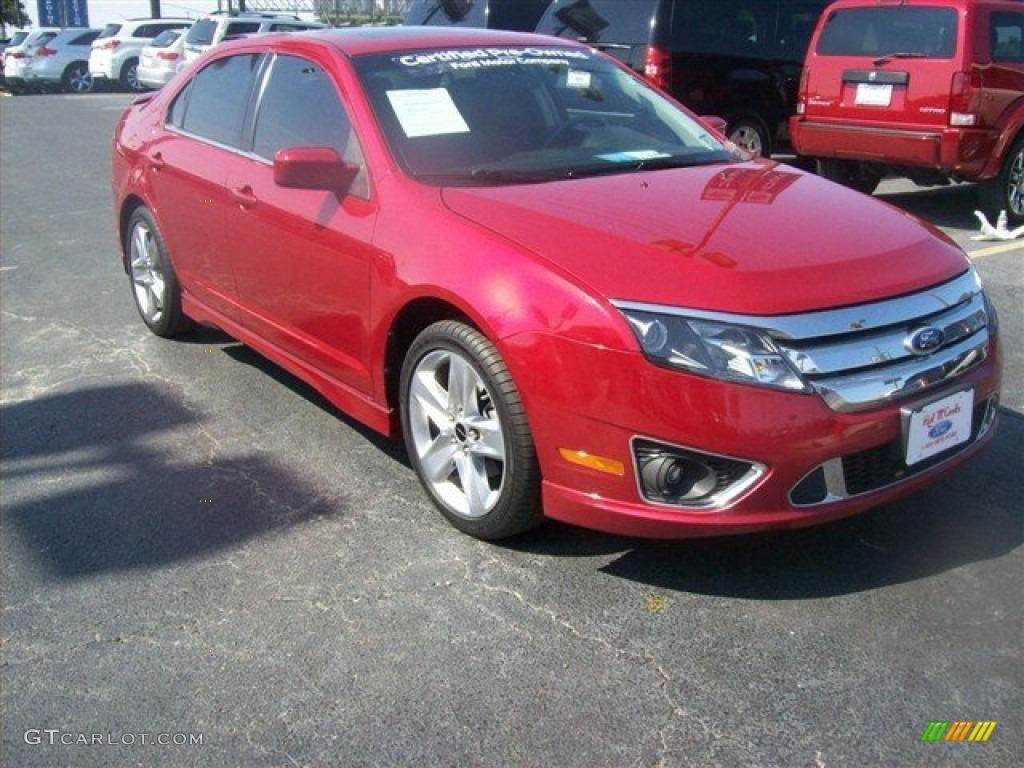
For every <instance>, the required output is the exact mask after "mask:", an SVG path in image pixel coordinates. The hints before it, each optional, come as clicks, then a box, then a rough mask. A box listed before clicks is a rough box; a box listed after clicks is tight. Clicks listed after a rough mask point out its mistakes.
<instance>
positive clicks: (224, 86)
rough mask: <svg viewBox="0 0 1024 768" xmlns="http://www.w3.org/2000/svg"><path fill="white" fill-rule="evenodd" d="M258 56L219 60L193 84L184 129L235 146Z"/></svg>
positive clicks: (201, 73) (206, 68)
mask: <svg viewBox="0 0 1024 768" xmlns="http://www.w3.org/2000/svg"><path fill="white" fill-rule="evenodd" d="M259 60H260V57H259V55H257V54H255V53H251V54H241V55H238V56H228V57H226V58H223V59H217V60H216V61H214V62H213V63H211V64H209V65H208V66H206V67H204V68H203V70H202V71H201V72H200V73H199V74H198V75H196V77H195V79H194V80H193V81H192V86H191V89H190V90H191V93H190V94H189V97H188V103H187V104H186V105H185V117H184V120H183V121H182V123H181V127H182V129H184V130H186V131H188V132H189V133H194V134H196V135H197V136H202V137H203V138H206V139H210V140H212V141H217V142H220V143H222V144H229V145H230V144H234V143H235V140H236V138H237V134H238V129H239V127H240V126H241V124H242V118H243V116H244V114H245V106H246V102H247V101H248V98H249V88H250V86H251V84H252V78H253V73H254V72H255V71H256V67H257V65H258V63H259Z"/></svg>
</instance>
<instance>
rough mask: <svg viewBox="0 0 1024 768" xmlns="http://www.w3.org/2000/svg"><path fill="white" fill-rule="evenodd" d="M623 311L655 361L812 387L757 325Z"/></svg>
mask: <svg viewBox="0 0 1024 768" xmlns="http://www.w3.org/2000/svg"><path fill="white" fill-rule="evenodd" d="M620 311H621V312H622V314H623V315H625V317H626V319H627V320H628V321H629V324H630V326H631V327H632V328H633V333H635V334H636V338H637V341H639V342H640V348H641V349H642V350H643V352H644V355H646V356H647V359H648V360H650V361H651V362H652V363H656V364H658V365H667V366H671V367H673V368H682V369H684V370H687V371H690V372H692V373H697V374H700V375H702V376H712V377H714V378H716V379H725V380H726V381H737V382H743V383H746V384H758V385H761V386H764V387H775V388H777V389H788V390H792V391H796V392H805V391H809V387H808V386H807V384H806V383H805V382H804V380H803V379H801V378H800V376H799V374H798V373H797V372H796V371H795V370H794V369H793V368H792V367H791V366H790V364H789V363H788V362H787V360H786V358H785V356H784V355H783V354H782V352H780V351H779V349H778V348H777V347H776V346H775V344H774V343H773V342H772V340H771V338H769V337H768V335H767V334H765V333H764V332H763V331H759V330H758V329H756V328H749V327H746V326H742V325H730V324H726V323H718V322H713V321H711V320H698V319H696V318H687V317H678V316H676V315H662V314H657V313H654V312H641V311H638V310H634V309H621V310H620Z"/></svg>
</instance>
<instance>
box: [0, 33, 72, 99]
mask: <svg viewBox="0 0 1024 768" xmlns="http://www.w3.org/2000/svg"><path fill="white" fill-rule="evenodd" d="M58 32H60V30H59V29H55V28H53V27H41V28H39V29H33V30H32V31H31V32H29V33H28V35H27V36H26V37H25V39H24V40H22V41H21V45H12V46H9V47H8V48H7V49H6V50H5V51H4V80H5V81H6V83H7V85H8V86H10V87H11V88H14V89H15V90H17V89H20V88H22V87H24V85H25V69H26V68H27V66H28V58H29V57H30V56H31V55H32V52H33V51H34V50H35V49H36V48H38V47H39V46H40V45H45V44H46V43H48V42H50V40H52V39H53V38H55V37H56V36H57V33H58Z"/></svg>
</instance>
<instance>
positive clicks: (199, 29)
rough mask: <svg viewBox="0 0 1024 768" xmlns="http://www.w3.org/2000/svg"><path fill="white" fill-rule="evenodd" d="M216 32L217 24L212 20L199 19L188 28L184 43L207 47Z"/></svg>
mask: <svg viewBox="0 0 1024 768" xmlns="http://www.w3.org/2000/svg"><path fill="white" fill-rule="evenodd" d="M216 31H217V22H216V21H215V20H214V19H200V20H199V21H197V22H196V23H195V24H193V25H192V26H191V27H189V30H188V34H187V35H186V37H185V42H186V43H189V44H191V45H209V44H210V43H212V42H213V35H214V33H215V32H216Z"/></svg>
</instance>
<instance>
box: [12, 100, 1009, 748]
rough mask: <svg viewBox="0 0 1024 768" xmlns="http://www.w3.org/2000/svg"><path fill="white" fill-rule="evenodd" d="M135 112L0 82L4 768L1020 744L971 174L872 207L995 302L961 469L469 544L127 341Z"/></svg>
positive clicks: (428, 510) (246, 355) (1004, 448)
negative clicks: (632, 526) (961, 266)
mask: <svg viewBox="0 0 1024 768" xmlns="http://www.w3.org/2000/svg"><path fill="white" fill-rule="evenodd" d="M129 100H130V97H129V96H126V95H122V94H93V95H90V96H85V97H76V96H63V95H50V96H32V97H23V98H22V97H18V98H13V97H11V98H2V99H0V136H2V146H0V151H2V164H0V197H2V209H0V211H2V213H0V216H2V219H0V239H2V249H3V250H2V260H0V311H2V319H0V334H2V344H0V387H2V389H0V430H2V431H0V440H2V486H0V502H2V510H3V537H2V547H3V578H2V580H0V590H2V591H0V604H2V622H0V633H2V648H3V650H2V657H3V658H2V719H3V725H2V734H3V745H2V753H0V764H3V765H5V766H24V767H31V766H57V765H66V766H71V765H73V766H76V767H81V766H110V765H117V766H121V765H124V766H128V765H131V766H135V765H138V766H176V767H177V766H193V765H194V766H224V767H228V766H247V767H256V766H376V765H382V766H412V765H415V766H502V767H504V766H581V767H586V768H597V767H608V768H618V767H619V766H688V765H713V766H741V765H743V766H747V765H757V766H811V767H813V768H824V767H826V766H827V767H828V768H832V767H833V766H858V767H860V766H918V765H936V766H940V765H941V766H946V765H963V766H1009V765H1019V764H1021V763H1022V761H1024V749H1022V745H1024V738H1022V733H1024V696H1022V693H1021V691H1022V682H1024V679H1022V678H1024V660H1022V649H1024V643H1022V640H1024V621H1022V613H1024V612H1022V601H1021V593H1022V585H1024V553H1022V547H1021V544H1022V541H1024V518H1022V514H1021V509H1022V506H1021V503H1020V498H1021V496H1022V495H1024V480H1022V470H1024V345H1022V343H1021V339H1022V338H1024V309H1022V307H1024V277H1022V275H1024V270H1022V269H1021V264H1022V262H1024V240H1022V241H1020V242H1019V243H982V242H976V241H974V240H972V239H971V236H972V235H973V234H974V233H975V232H976V230H977V222H976V221H975V220H974V216H973V213H972V211H973V207H974V190H973V189H972V188H971V187H970V186H966V185H964V186H957V187H951V188H941V189H935V190H918V189H915V188H913V187H912V186H910V185H909V184H904V183H899V182H886V183H885V184H884V185H883V187H882V188H881V190H880V192H879V193H878V196H879V197H881V198H882V199H885V200H886V201H888V202H890V203H891V204H894V205H897V206H899V207H901V208H903V209H904V210H906V211H908V212H910V213H912V214H914V215H918V216H921V217H922V218H924V219H926V220H928V221H930V222H931V223H933V224H935V225H936V226H939V227H940V228H941V229H942V230H943V231H945V232H946V233H947V234H948V235H949V236H950V237H952V238H953V239H955V240H956V241H957V242H958V243H959V244H960V245H962V246H963V247H964V248H965V249H966V250H968V252H969V253H971V254H972V258H973V259H974V261H975V263H976V264H977V266H978V268H979V270H980V272H981V274H982V276H983V278H984V279H985V280H986V283H987V286H988V288H989V290H990V293H991V295H992V296H993V298H994V301H995V303H996V305H997V307H999V309H1000V315H1001V329H1002V334H1003V341H1004V345H1003V346H1004V350H1005V356H1006V364H1005V378H1004V394H1003V400H1002V403H1003V404H1002V408H1001V425H1000V430H999V432H998V434H997V437H996V439H995V441H994V443H993V444H992V446H991V447H990V448H989V450H988V451H987V452H986V453H985V454H984V455H983V456H982V457H980V458H979V459H978V460H976V461H975V462H973V463H972V464H970V465H968V466H966V467H965V468H964V469H963V470H962V471H960V472H959V473H958V474H956V475H954V476H952V477H949V478H947V479H945V480H944V481H942V482H940V483H938V484H937V485H934V486H932V487H931V488H929V489H928V490H926V491H924V492H922V493H920V494H918V495H917V496H915V497H913V498H911V499H908V500H905V501H902V502H900V503H896V504H892V505H888V506H886V507H883V508H880V509H876V510H873V511H870V512H868V513H865V514H863V515H860V516H857V517H855V518H852V519H848V520H845V521H841V522H839V523H836V524H832V525H828V526H823V527H819V528H814V529H808V530H803V531H796V532H789V533H779V534H771V535H761V536H747V537H736V538H727V539H719V540H692V541H682V542H644V541H637V540H631V539H623V538H618V537H613V536H606V535H602V534H597V533H591V532H586V531H581V530H577V529H573V528H570V527H568V526H560V525H554V524H550V525H547V526H545V527H543V528H541V529H540V530H538V531H535V532H533V533H531V534H529V535H527V536H524V537H521V538H519V539H517V540H514V541H513V542H511V543H507V544H503V545H492V544H484V543H480V542H477V541H475V540H473V539H470V538H467V537H465V536H463V535H461V534H459V533H457V532H456V531H454V530H453V529H452V528H450V527H449V526H448V525H447V524H446V523H444V522H443V520H442V519H441V518H440V516H439V515H438V514H436V513H435V512H434V510H433V508H432V507H431V506H430V504H429V502H428V501H427V499H426V497H425V496H424V494H423V493H422V491H421V489H420V487H419V485H418V483H417V481H416V478H415V476H414V475H413V472H412V470H411V469H410V468H409V466H408V464H407V462H406V460H405V457H404V453H403V450H402V449H401V447H400V446H398V445H395V444H391V443H388V442H387V441H384V440H382V439H380V438H378V437H376V436H374V435H373V434H372V433H370V432H368V431H366V430H364V429H362V428H361V427H359V426H357V425H355V424H354V423H353V422H351V421H349V420H347V419H346V418H345V417H344V416H342V415H340V414H339V413H338V412H336V411H335V410H334V409H332V408H331V407H330V406H329V405H327V404H326V403H325V401H324V400H322V399H321V398H320V397H319V396H318V395H317V394H315V393H314V392H313V391H312V390H311V389H310V388H308V387H306V386H305V385H304V384H302V383H301V382H299V381H297V380H296V379H294V378H293V377H291V376H290V375H288V374H286V373H284V372H283V371H282V370H280V369H279V368H277V367H276V366H274V365H273V364H271V363H269V362H267V361H265V360H263V359H262V358H260V357H259V356H258V355H256V354H255V353H253V352H251V351H250V350H248V349H247V348H246V347H244V346H242V345H239V344H237V343H235V342H233V341H232V340H231V339H229V338H228V337H226V336H224V335H222V334H220V333H218V332H215V331H212V330H200V331H198V332H196V333H195V335H193V336H191V337H190V338H187V339H185V340H183V341H174V342H171V341H165V340H161V339H158V338H156V337H154V336H152V335H150V334H149V333H148V332H147V331H146V330H145V328H144V326H143V325H142V323H141V322H140V321H139V320H138V318H137V316H136V313H135V309H134V307H133V305H132V301H131V298H130V294H129V289H128V283H127V279H126V278H125V276H124V275H123V273H122V272H121V271H120V269H119V264H118V260H117V256H116V253H117V247H116V243H115V237H114V232H113V219H112V213H111V202H110V189H109V141H110V135H111V131H112V128H113V125H114V123H115V121H116V119H117V117H118V114H119V112H120V111H121V110H122V109H123V108H124V106H125V105H126V104H127V103H128V101H129ZM867 225H869V224H866V226H867ZM931 721H972V722H978V721H994V722H995V723H996V724H997V725H996V726H995V728H994V730H993V731H992V732H991V736H990V738H989V739H988V741H986V742H984V743H972V742H940V743H930V742H922V734H923V733H924V731H925V729H926V728H927V727H928V725H929V723H930V722H931Z"/></svg>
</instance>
